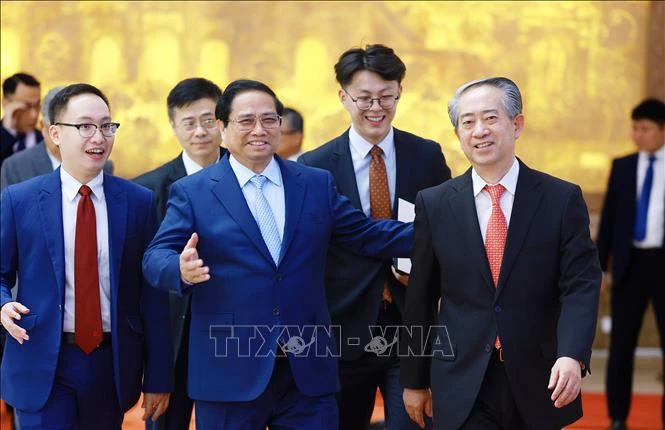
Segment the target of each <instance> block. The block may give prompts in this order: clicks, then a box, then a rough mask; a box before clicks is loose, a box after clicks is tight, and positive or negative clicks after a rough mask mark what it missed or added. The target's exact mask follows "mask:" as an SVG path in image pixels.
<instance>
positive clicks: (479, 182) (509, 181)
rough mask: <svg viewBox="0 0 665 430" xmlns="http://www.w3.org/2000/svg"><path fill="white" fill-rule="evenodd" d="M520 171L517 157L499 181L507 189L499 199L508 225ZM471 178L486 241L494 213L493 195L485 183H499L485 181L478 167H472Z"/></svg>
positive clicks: (479, 219)
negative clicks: (488, 227) (488, 225)
mask: <svg viewBox="0 0 665 430" xmlns="http://www.w3.org/2000/svg"><path fill="white" fill-rule="evenodd" d="M519 173H520V163H518V162H517V158H515V161H513V165H512V166H511V167H510V170H508V173H506V174H505V175H504V176H503V178H501V180H500V181H499V182H498V184H501V185H503V187H504V188H505V189H506V191H504V192H503V194H502V195H501V200H500V201H499V204H500V205H501V211H502V212H503V216H504V217H506V227H508V226H510V216H511V215H512V213H513V202H514V201H515V190H516V189H517V177H518V176H519ZM471 180H472V181H473V196H474V199H475V202H476V214H477V215H478V225H479V226H480V233H481V234H482V235H483V243H484V242H485V237H486V236H487V224H488V223H489V220H490V215H492V197H490V193H489V191H487V190H486V189H484V188H485V185H497V184H488V183H487V182H485V180H484V179H483V178H481V177H480V175H478V173H477V172H476V169H471Z"/></svg>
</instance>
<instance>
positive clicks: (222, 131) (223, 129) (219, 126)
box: [216, 119, 226, 141]
mask: <svg viewBox="0 0 665 430" xmlns="http://www.w3.org/2000/svg"><path fill="white" fill-rule="evenodd" d="M216 123H217V130H219V134H221V135H222V141H223V140H224V135H225V134H226V127H224V123H223V122H222V120H221V119H218V120H216Z"/></svg>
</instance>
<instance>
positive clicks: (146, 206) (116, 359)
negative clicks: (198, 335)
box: [0, 84, 173, 430]
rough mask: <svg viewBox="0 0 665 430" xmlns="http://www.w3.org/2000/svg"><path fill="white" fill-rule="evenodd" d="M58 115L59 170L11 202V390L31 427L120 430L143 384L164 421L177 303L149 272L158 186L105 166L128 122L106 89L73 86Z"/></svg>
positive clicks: (5, 263)
mask: <svg viewBox="0 0 665 430" xmlns="http://www.w3.org/2000/svg"><path fill="white" fill-rule="evenodd" d="M49 117H50V120H51V126H50V127H49V134H50V137H51V138H52V140H53V142H54V143H55V144H56V145H58V147H59V148H60V155H61V159H62V164H61V166H60V168H58V169H57V170H55V171H54V172H53V173H50V174H47V175H44V176H40V177H37V178H33V179H30V180H27V181H25V182H22V183H20V184H15V185H11V186H9V187H7V188H6V189H5V190H4V191H3V193H2V198H1V203H2V213H1V220H2V223H1V230H0V232H1V235H0V239H1V247H2V256H1V257H0V306H1V307H2V308H1V311H0V318H1V321H2V325H3V326H4V328H5V329H6V330H7V332H8V334H9V336H11V337H8V339H7V344H6V347H5V351H4V356H3V360H2V378H1V388H2V396H3V398H4V399H5V400H6V401H7V402H8V403H10V404H12V405H13V406H14V407H15V408H16V410H17V413H18V418H19V423H20V425H21V428H22V429H24V430H29V429H43V428H77V429H120V428H121V424H122V419H123V413H124V412H125V411H127V410H128V409H129V408H131V407H132V406H133V405H134V404H135V403H136V401H137V400H138V398H139V395H140V393H141V391H143V392H144V404H143V407H144V408H145V412H144V419H147V418H149V417H152V418H153V419H156V418H157V417H159V415H161V414H162V413H163V412H164V410H166V408H167V406H168V402H169V392H170V391H171V390H172V388H173V364H172V347H171V340H170V333H169V328H168V327H169V326H168V302H167V300H168V298H167V296H166V294H165V293H163V292H160V291H156V290H154V289H153V288H149V287H148V286H147V284H146V283H145V282H144V279H143V276H142V273H141V264H140V261H141V259H142V255H143V251H144V249H145V248H146V246H147V245H148V243H149V241H150V239H151V238H152V236H153V233H154V231H155V228H156V223H155V210H154V203H153V198H152V193H151V192H150V191H148V190H146V189H144V188H142V187H140V186H138V185H136V184H133V183H131V182H128V181H126V180H124V179H120V178H116V177H114V176H110V175H106V174H104V173H103V170H102V169H103V167H104V163H105V162H106V160H107V158H108V156H109V154H110V153H111V150H112V148H113V143H114V138H115V133H116V131H117V130H118V127H119V126H120V125H119V124H117V123H114V122H113V121H112V119H111V113H110V109H109V104H108V100H107V99H106V97H105V96H104V94H103V93H102V92H101V91H100V90H99V89H97V88H95V87H93V86H91V85H88V84H74V85H70V86H68V87H65V88H63V89H62V90H61V91H60V92H58V94H56V96H55V97H54V99H53V101H52V102H51V105H50V107H49ZM17 274H18V280H17ZM15 281H18V287H17V288H18V291H17V297H16V299H15V300H14V299H13V298H12V297H11V291H10V289H11V287H12V286H13V285H14V284H15Z"/></svg>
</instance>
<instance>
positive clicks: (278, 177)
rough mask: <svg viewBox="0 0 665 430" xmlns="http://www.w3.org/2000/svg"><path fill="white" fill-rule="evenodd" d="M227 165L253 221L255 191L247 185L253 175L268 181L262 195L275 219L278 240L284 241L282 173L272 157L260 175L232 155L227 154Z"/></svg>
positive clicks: (284, 219) (284, 217)
mask: <svg viewBox="0 0 665 430" xmlns="http://www.w3.org/2000/svg"><path fill="white" fill-rule="evenodd" d="M229 163H230V164H231V169H232V170H233V173H234V174H235V175H236V179H238V184H239V185H240V188H241V189H242V194H243V195H244V196H245V201H246V202H247V206H249V210H250V211H251V212H252V215H253V216H254V219H256V210H255V208H254V206H255V205H254V202H255V200H256V193H257V191H258V190H257V189H256V187H255V186H253V185H248V184H247V183H248V182H249V181H250V179H252V177H254V176H255V175H263V176H265V177H266V178H268V180H267V181H266V183H265V184H264V185H263V195H264V196H265V197H266V200H268V204H269V205H270V210H272V214H273V216H274V217H275V222H276V223H277V231H278V233H279V238H280V240H282V241H283V240H284V224H285V221H286V209H285V207H286V205H285V203H284V183H283V182H282V172H281V171H280V170H279V164H277V161H275V158H274V157H273V158H272V159H271V160H270V163H268V165H267V166H266V168H265V169H263V172H261V173H254V172H253V171H251V170H250V169H248V168H247V167H245V166H243V165H242V164H240V162H239V161H238V160H236V159H235V158H234V157H233V155H232V154H229Z"/></svg>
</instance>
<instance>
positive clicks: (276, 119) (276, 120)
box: [229, 113, 282, 131]
mask: <svg viewBox="0 0 665 430" xmlns="http://www.w3.org/2000/svg"><path fill="white" fill-rule="evenodd" d="M257 120H258V121H259V122H260V123H261V126H262V127H263V128H264V129H266V130H273V129H275V128H278V127H279V126H280V125H281V124H282V117H281V116H279V115H277V114H276V113H269V114H263V115H251V116H249V115H248V116H242V117H239V118H236V119H230V120H229V122H233V123H235V124H236V126H237V127H238V130H239V131H251V130H254V127H256V121H257Z"/></svg>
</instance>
